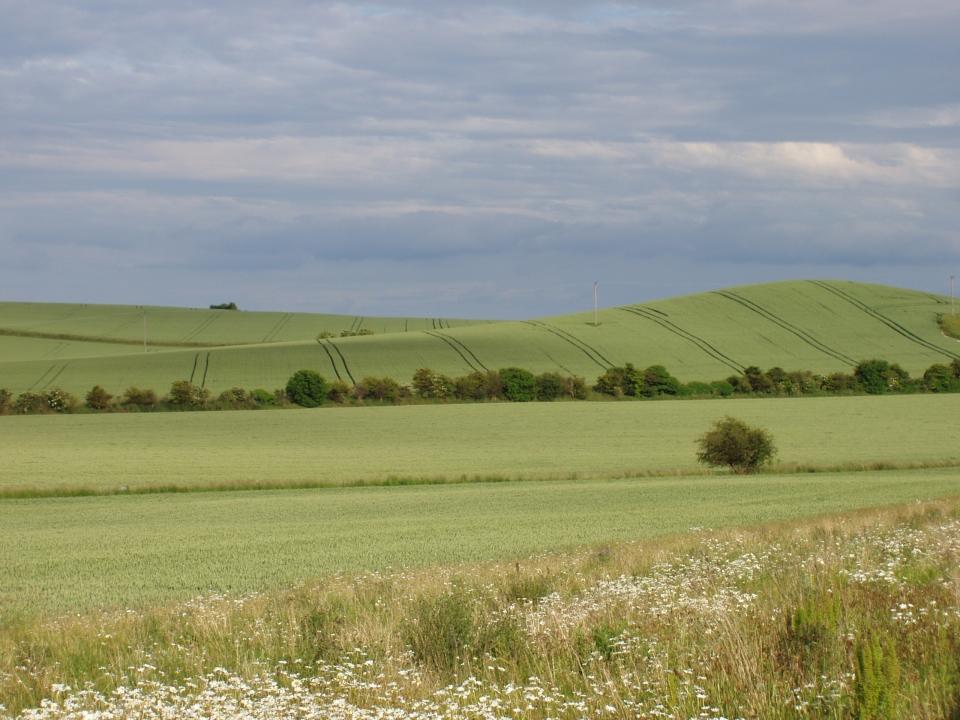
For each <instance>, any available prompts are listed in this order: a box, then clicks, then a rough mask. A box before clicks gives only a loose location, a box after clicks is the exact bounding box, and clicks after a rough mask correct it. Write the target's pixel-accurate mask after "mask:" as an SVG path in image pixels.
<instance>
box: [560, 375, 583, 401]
mask: <svg viewBox="0 0 960 720" xmlns="http://www.w3.org/2000/svg"><path fill="white" fill-rule="evenodd" d="M563 392H564V394H565V395H566V396H567V397H569V398H571V399H573V400H586V399H587V383H586V381H585V380H584V379H583V378H582V377H580V376H579V375H571V376H570V377H566V378H564V379H563Z"/></svg>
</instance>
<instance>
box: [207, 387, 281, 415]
mask: <svg viewBox="0 0 960 720" xmlns="http://www.w3.org/2000/svg"><path fill="white" fill-rule="evenodd" d="M267 395H268V396H269V393H267ZM270 399H271V400H272V399H273V398H272V397H271V398H270ZM217 406H218V407H221V408H228V409H232V410H246V409H250V408H255V407H257V403H256V401H255V400H254V399H253V396H252V395H251V394H250V393H248V392H247V391H246V390H245V389H243V388H242V387H232V388H230V389H229V390H224V391H223V392H222V393H220V395H219V397H217Z"/></svg>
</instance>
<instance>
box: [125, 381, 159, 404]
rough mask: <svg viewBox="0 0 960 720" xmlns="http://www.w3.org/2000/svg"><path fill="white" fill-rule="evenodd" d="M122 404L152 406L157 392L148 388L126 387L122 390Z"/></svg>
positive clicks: (155, 401) (155, 402) (155, 400)
mask: <svg viewBox="0 0 960 720" xmlns="http://www.w3.org/2000/svg"><path fill="white" fill-rule="evenodd" d="M123 404H124V405H132V406H135V407H139V408H152V407H153V406H154V405H156V404H157V394H156V393H155V392H154V391H153V390H150V389H149V388H140V387H137V386H135V385H134V386H132V387H128V388H127V389H126V390H124V391H123Z"/></svg>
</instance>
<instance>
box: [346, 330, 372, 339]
mask: <svg viewBox="0 0 960 720" xmlns="http://www.w3.org/2000/svg"><path fill="white" fill-rule="evenodd" d="M365 335H373V330H371V329H370V328H360V329H359V330H341V331H340V337H343V338H346V337H363V336H365Z"/></svg>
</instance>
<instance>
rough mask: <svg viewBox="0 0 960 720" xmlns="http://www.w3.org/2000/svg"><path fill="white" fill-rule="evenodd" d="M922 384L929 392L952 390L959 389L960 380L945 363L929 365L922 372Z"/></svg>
mask: <svg viewBox="0 0 960 720" xmlns="http://www.w3.org/2000/svg"><path fill="white" fill-rule="evenodd" d="M923 386H924V387H925V388H926V389H927V390H929V391H930V392H953V391H955V390H957V389H960V381H958V380H957V378H955V377H954V376H953V369H952V368H951V367H949V366H947V365H931V366H930V367H929V368H927V371H926V372H925V373H923Z"/></svg>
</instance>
